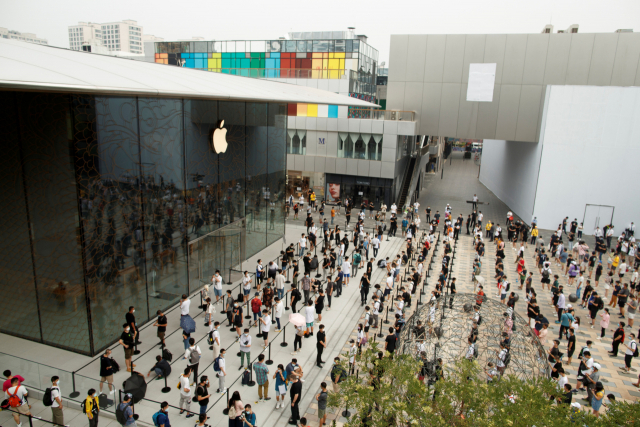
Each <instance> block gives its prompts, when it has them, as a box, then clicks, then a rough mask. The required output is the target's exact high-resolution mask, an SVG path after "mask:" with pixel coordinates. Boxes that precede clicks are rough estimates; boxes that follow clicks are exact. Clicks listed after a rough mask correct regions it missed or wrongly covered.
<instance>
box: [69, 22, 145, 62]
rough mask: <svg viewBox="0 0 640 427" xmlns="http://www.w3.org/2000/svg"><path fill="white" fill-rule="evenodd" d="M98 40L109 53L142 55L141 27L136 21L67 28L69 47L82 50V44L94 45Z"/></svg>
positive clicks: (83, 24)
mask: <svg viewBox="0 0 640 427" xmlns="http://www.w3.org/2000/svg"><path fill="white" fill-rule="evenodd" d="M94 40H100V41H101V42H102V45H104V46H105V47H106V48H107V49H108V51H109V52H127V53H132V54H140V55H142V54H144V43H143V34H142V27H141V26H139V25H138V23H137V22H136V21H133V20H129V19H126V20H124V21H120V22H106V23H102V24H99V23H95V22H79V23H78V25H72V26H70V27H69V47H70V48H71V50H82V45H83V43H88V44H95V42H94Z"/></svg>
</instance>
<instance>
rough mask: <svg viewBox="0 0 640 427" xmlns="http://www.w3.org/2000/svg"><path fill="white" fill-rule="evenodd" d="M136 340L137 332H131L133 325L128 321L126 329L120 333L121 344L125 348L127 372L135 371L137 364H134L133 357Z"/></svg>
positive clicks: (125, 325)
mask: <svg viewBox="0 0 640 427" xmlns="http://www.w3.org/2000/svg"><path fill="white" fill-rule="evenodd" d="M134 340H135V334H133V333H131V326H129V324H128V323H125V324H124V331H123V332H122V334H121V335H120V340H119V342H120V345H122V348H123V349H124V363H125V365H127V372H133V368H135V366H136V365H134V364H133V362H132V361H131V358H132V357H133V343H134Z"/></svg>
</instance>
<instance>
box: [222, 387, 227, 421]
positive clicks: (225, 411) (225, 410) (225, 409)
mask: <svg viewBox="0 0 640 427" xmlns="http://www.w3.org/2000/svg"><path fill="white" fill-rule="evenodd" d="M222 413H223V414H224V415H229V389H227V407H226V408H224V409H223V410H222Z"/></svg>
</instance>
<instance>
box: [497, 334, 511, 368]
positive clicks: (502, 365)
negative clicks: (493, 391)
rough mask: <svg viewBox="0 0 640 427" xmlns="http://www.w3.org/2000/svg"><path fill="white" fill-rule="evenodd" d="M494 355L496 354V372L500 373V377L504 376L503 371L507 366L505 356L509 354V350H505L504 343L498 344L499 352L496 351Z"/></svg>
mask: <svg viewBox="0 0 640 427" xmlns="http://www.w3.org/2000/svg"><path fill="white" fill-rule="evenodd" d="M496 353H497V354H498V363H497V368H498V372H499V373H500V375H504V371H505V369H507V364H508V361H507V355H508V354H509V349H507V347H506V346H505V344H504V342H501V343H500V350H499V351H498V350H496ZM509 359H510V358H509Z"/></svg>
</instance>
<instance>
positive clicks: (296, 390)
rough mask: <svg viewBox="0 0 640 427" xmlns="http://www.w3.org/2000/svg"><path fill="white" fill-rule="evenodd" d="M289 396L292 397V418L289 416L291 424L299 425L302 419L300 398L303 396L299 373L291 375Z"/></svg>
mask: <svg viewBox="0 0 640 427" xmlns="http://www.w3.org/2000/svg"><path fill="white" fill-rule="evenodd" d="M289 396H290V397H291V418H289V424H290V425H294V426H297V425H298V420H299V419H300V409H299V408H298V405H299V404H300V399H301V398H302V383H301V382H300V380H299V379H298V376H297V375H291V382H290V383H289Z"/></svg>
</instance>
